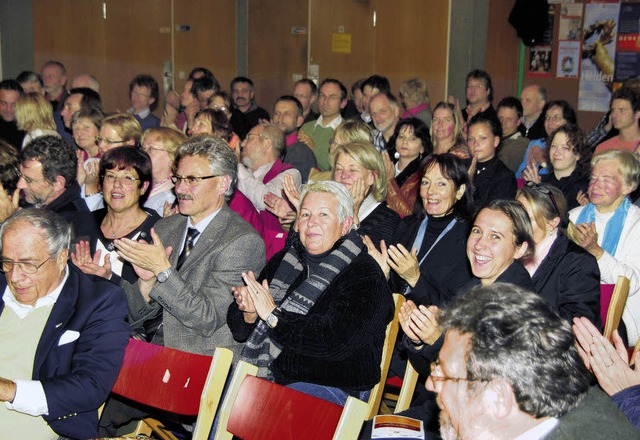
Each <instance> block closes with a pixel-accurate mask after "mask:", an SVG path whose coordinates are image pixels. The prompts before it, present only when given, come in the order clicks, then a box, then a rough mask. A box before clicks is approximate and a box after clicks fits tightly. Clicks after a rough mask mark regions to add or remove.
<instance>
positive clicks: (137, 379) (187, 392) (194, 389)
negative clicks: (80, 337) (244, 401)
mask: <svg viewBox="0 0 640 440" xmlns="http://www.w3.org/2000/svg"><path fill="white" fill-rule="evenodd" d="M232 358H233V353H232V352H231V351H230V350H228V349H226V348H217V349H216V351H215V352H214V354H213V357H212V356H204V355H199V354H193V353H187V352H184V351H180V350H175V349H172V348H167V347H161V346H159V345H154V344H150V343H148V342H144V341H139V340H137V339H130V340H129V345H127V349H126V352H125V356H124V362H123V365H122V369H121V370H120V375H119V376H118V379H117V381H116V384H115V385H114V387H113V389H112V392H113V393H114V394H117V395H120V396H122V397H126V398H127V399H130V400H133V401H135V402H138V403H141V404H143V405H147V406H150V407H153V408H156V409H159V410H162V411H167V412H170V413H174V414H179V415H183V416H197V419H196V427H195V430H194V433H193V440H206V439H207V438H208V436H209V430H210V429H211V425H212V424H213V419H214V416H215V413H216V410H217V408H218V404H219V402H220V399H221V396H222V391H223V388H224V384H225V381H226V379H227V376H228V375H229V370H230V368H231V360H232ZM150 431H153V432H155V433H156V434H158V435H159V436H160V437H161V438H169V439H170V438H175V437H174V436H173V435H172V434H171V433H170V432H169V431H168V430H166V429H164V427H163V426H162V423H161V422H159V421H158V420H155V419H152V418H147V419H144V420H142V421H141V422H140V424H139V426H138V429H137V430H136V432H135V433H134V434H136V435H137V434H139V433H143V432H146V433H147V434H148V433H149V432H150Z"/></svg>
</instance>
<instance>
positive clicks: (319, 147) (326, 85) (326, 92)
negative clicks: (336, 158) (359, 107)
mask: <svg viewBox="0 0 640 440" xmlns="http://www.w3.org/2000/svg"><path fill="white" fill-rule="evenodd" d="M346 105H347V89H346V87H345V86H344V84H342V83H341V82H340V81H338V80H337V79H333V78H326V79H325V80H323V81H322V83H320V88H319V94H318V109H319V110H320V117H319V118H318V119H317V120H315V121H311V122H307V123H306V124H304V125H303V126H302V128H301V129H300V130H302V132H303V133H305V134H306V135H308V136H309V137H311V139H313V143H314V144H315V148H314V150H313V152H314V153H315V155H316V160H317V161H318V166H319V167H320V169H321V170H322V171H328V170H330V169H331V166H330V164H329V140H330V139H331V138H333V133H334V132H335V131H336V128H338V125H340V124H341V123H342V115H341V114H340V111H341V110H342V109H343V108H345V106H346Z"/></svg>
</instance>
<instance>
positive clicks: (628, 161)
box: [591, 150, 640, 191]
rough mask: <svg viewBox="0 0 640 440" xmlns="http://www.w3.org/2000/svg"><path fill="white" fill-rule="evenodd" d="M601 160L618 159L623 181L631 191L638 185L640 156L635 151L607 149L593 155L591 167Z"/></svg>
mask: <svg viewBox="0 0 640 440" xmlns="http://www.w3.org/2000/svg"><path fill="white" fill-rule="evenodd" d="M602 160H616V161H618V169H619V170H620V174H621V175H622V178H623V179H624V183H625V185H627V186H630V187H631V188H632V191H633V190H635V189H636V188H637V187H638V180H639V179H640V158H638V156H637V155H636V154H635V153H632V152H630V151H627V150H607V151H603V152H602V153H600V154H597V155H595V156H593V159H591V169H593V168H594V167H595V166H596V164H597V163H598V162H600V161H602Z"/></svg>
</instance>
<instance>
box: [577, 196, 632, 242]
mask: <svg viewBox="0 0 640 440" xmlns="http://www.w3.org/2000/svg"><path fill="white" fill-rule="evenodd" d="M629 206H631V202H630V201H629V198H628V197H625V198H624V199H623V200H622V203H621V204H620V206H618V208H617V209H616V212H615V213H614V214H613V217H611V219H609V221H608V222H607V226H606V227H605V229H604V238H603V240H602V249H604V250H605V251H606V252H608V253H609V254H610V255H615V254H616V249H618V242H619V241H620V235H621V234H622V227H623V226H624V221H625V219H626V218H627V212H629ZM595 221H596V207H595V205H594V204H593V203H589V204H588V205H587V206H585V207H584V209H583V210H582V212H580V215H579V216H578V220H577V221H576V224H578V225H580V224H582V223H591V222H595Z"/></svg>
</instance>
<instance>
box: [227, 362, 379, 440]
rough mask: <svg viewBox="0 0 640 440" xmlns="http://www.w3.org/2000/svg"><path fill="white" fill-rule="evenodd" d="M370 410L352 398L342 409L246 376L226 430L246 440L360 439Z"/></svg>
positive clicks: (364, 404) (280, 386) (315, 398)
mask: <svg viewBox="0 0 640 440" xmlns="http://www.w3.org/2000/svg"><path fill="white" fill-rule="evenodd" d="M368 410H369V407H368V405H367V404H366V403H364V402H362V401H360V400H358V399H354V398H352V397H350V398H349V399H348V400H347V404H346V405H345V406H344V408H343V407H341V406H340V405H336V404H334V403H331V402H327V401H326V400H322V399H319V398H317V397H313V396H309V395H307V394H304V393H301V392H299V391H296V390H292V389H289V388H287V387H284V386H282V385H278V384H275V383H273V382H269V381H267V380H264V379H260V378H257V377H254V376H251V375H247V376H245V378H244V380H243V382H242V385H241V386H240V389H239V391H238V394H237V396H236V398H235V401H234V402H233V409H232V410H231V415H230V417H229V421H228V425H227V428H226V431H228V433H229V435H231V434H233V435H235V436H237V437H239V438H242V439H244V440H258V439H260V440H288V439H290V440H297V439H305V440H328V439H341V440H349V439H357V438H358V434H359V432H360V428H361V426H362V423H363V422H364V419H365V416H366V415H367V413H368ZM221 428H222V427H221V426H220V425H219V429H221Z"/></svg>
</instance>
